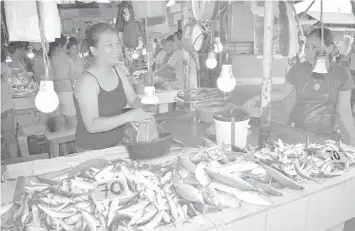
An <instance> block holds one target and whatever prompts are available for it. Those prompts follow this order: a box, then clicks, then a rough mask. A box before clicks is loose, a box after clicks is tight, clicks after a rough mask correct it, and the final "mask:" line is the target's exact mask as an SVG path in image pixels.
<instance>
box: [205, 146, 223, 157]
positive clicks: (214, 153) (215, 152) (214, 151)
mask: <svg viewBox="0 0 355 231" xmlns="http://www.w3.org/2000/svg"><path fill="white" fill-rule="evenodd" d="M205 154H206V155H207V156H208V159H210V160H220V159H224V158H226V155H225V154H224V152H223V151H222V149H220V148H219V147H218V146H214V147H210V148H208V149H207V150H206V151H205Z"/></svg>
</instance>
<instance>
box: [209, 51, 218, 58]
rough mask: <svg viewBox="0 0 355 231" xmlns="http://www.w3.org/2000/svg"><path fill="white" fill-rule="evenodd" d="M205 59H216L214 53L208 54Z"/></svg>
mask: <svg viewBox="0 0 355 231" xmlns="http://www.w3.org/2000/svg"><path fill="white" fill-rule="evenodd" d="M207 59H216V54H215V53H214V51H210V52H208V56H207Z"/></svg>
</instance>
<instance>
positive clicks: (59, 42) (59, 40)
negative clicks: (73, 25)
mask: <svg viewBox="0 0 355 231" xmlns="http://www.w3.org/2000/svg"><path fill="white" fill-rule="evenodd" d="M66 43H67V37H65V36H64V35H61V36H60V38H56V39H55V40H54V42H52V43H50V44H49V49H48V57H49V58H51V57H52V55H53V51H54V50H55V48H57V47H59V46H65V44H66Z"/></svg>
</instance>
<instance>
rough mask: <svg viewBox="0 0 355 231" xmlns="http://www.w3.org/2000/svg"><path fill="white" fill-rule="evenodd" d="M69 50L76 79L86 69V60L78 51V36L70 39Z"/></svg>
mask: <svg viewBox="0 0 355 231" xmlns="http://www.w3.org/2000/svg"><path fill="white" fill-rule="evenodd" d="M67 51H68V56H69V58H70V60H71V61H72V65H73V77H74V79H76V78H77V77H78V76H79V75H80V74H81V73H82V72H83V71H84V67H85V62H84V60H83V59H82V58H81V57H80V55H79V52H78V41H77V39H76V38H74V37H72V38H70V39H69V42H68V44H67Z"/></svg>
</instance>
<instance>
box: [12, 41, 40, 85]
mask: <svg viewBox="0 0 355 231" xmlns="http://www.w3.org/2000/svg"><path fill="white" fill-rule="evenodd" d="M27 46H28V43H27V42H11V43H10V44H9V47H8V51H9V53H10V54H11V59H12V62H10V63H9V64H8V65H9V67H10V68H11V69H12V76H13V77H14V76H17V77H24V78H26V79H27V80H28V82H30V81H31V80H33V76H34V74H33V68H32V64H31V60H30V59H29V58H28V57H27Z"/></svg>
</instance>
